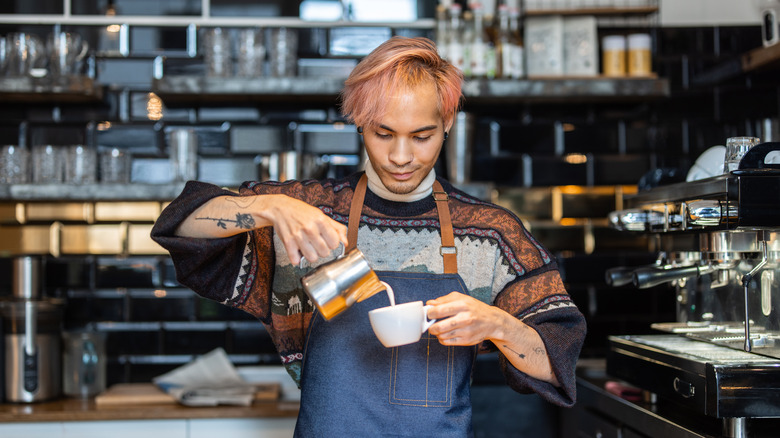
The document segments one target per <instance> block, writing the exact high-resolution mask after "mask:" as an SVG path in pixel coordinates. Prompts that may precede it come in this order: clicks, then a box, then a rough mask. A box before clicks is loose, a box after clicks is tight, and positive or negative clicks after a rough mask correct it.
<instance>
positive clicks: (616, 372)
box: [607, 334, 780, 418]
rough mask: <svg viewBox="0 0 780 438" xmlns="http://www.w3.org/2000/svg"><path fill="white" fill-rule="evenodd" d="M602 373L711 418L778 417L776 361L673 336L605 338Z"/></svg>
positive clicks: (778, 366)
mask: <svg viewBox="0 0 780 438" xmlns="http://www.w3.org/2000/svg"><path fill="white" fill-rule="evenodd" d="M607 373H608V374H609V375H610V376H612V377H616V378H619V379H622V380H625V381H626V382H628V383H631V384H633V385H635V386H637V387H639V388H642V389H644V390H646V391H650V392H653V393H655V394H656V395H658V396H659V397H662V398H664V399H667V400H670V401H673V402H675V403H679V404H681V405H683V406H685V407H687V408H690V409H692V410H694V411H696V412H698V413H701V414H705V415H708V416H711V417H716V418H729V417H772V418H780V360H778V359H776V358H773V357H767V356H764V355H760V354H754V353H748V352H745V351H742V350H738V349H734V348H730V347H727V346H722V345H715V344H712V343H709V342H704V341H701V340H697V339H691V338H689V337H687V336H680V335H676V334H664V335H642V336H610V337H609V351H608V352H607Z"/></svg>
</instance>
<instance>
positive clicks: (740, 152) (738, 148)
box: [723, 137, 761, 173]
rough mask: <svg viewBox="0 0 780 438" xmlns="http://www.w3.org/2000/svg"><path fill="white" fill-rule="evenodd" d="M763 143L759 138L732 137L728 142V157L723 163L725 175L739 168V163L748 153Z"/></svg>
mask: <svg viewBox="0 0 780 438" xmlns="http://www.w3.org/2000/svg"><path fill="white" fill-rule="evenodd" d="M759 142H761V139H759V138H757V137H730V138H729V139H728V140H726V156H725V158H724V161H723V173H729V172H731V171H732V170H737V169H738V168H739V162H740V161H741V160H742V157H744V156H745V154H746V153H747V151H749V150H750V148H752V147H753V146H755V145H757V144H758V143H759Z"/></svg>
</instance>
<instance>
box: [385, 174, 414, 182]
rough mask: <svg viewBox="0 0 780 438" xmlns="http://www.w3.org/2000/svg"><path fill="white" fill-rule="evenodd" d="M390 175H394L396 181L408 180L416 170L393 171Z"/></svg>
mask: <svg viewBox="0 0 780 438" xmlns="http://www.w3.org/2000/svg"><path fill="white" fill-rule="evenodd" d="M390 175H392V177H393V179H395V180H396V181H407V180H409V179H410V178H411V177H412V176H413V175H414V172H407V173H391V174H390Z"/></svg>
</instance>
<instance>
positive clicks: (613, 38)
mask: <svg viewBox="0 0 780 438" xmlns="http://www.w3.org/2000/svg"><path fill="white" fill-rule="evenodd" d="M601 62H602V72H603V73H604V76H625V75H626V38H625V37H624V36H622V35H608V36H605V37H604V39H603V40H602V41H601Z"/></svg>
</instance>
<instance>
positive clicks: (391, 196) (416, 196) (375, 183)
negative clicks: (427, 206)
mask: <svg viewBox="0 0 780 438" xmlns="http://www.w3.org/2000/svg"><path fill="white" fill-rule="evenodd" d="M366 176H367V177H368V189H369V190H371V191H372V192H374V193H375V194H376V195H377V196H379V197H381V198H384V199H387V200H388V201H395V202H414V201H419V200H421V199H423V198H425V197H426V196H429V195H430V194H431V193H433V182H434V181H436V171H435V170H433V169H431V171H430V172H428V175H427V176H426V177H425V178H423V180H422V181H421V182H420V185H418V186H417V188H415V189H414V190H413V191H411V192H410V193H406V194H403V195H399V194H397V193H393V192H391V191H390V190H388V189H387V187H385V185H384V184H383V183H382V180H381V179H380V178H379V174H377V173H376V170H374V166H373V164H371V161H369V160H366Z"/></svg>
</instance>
